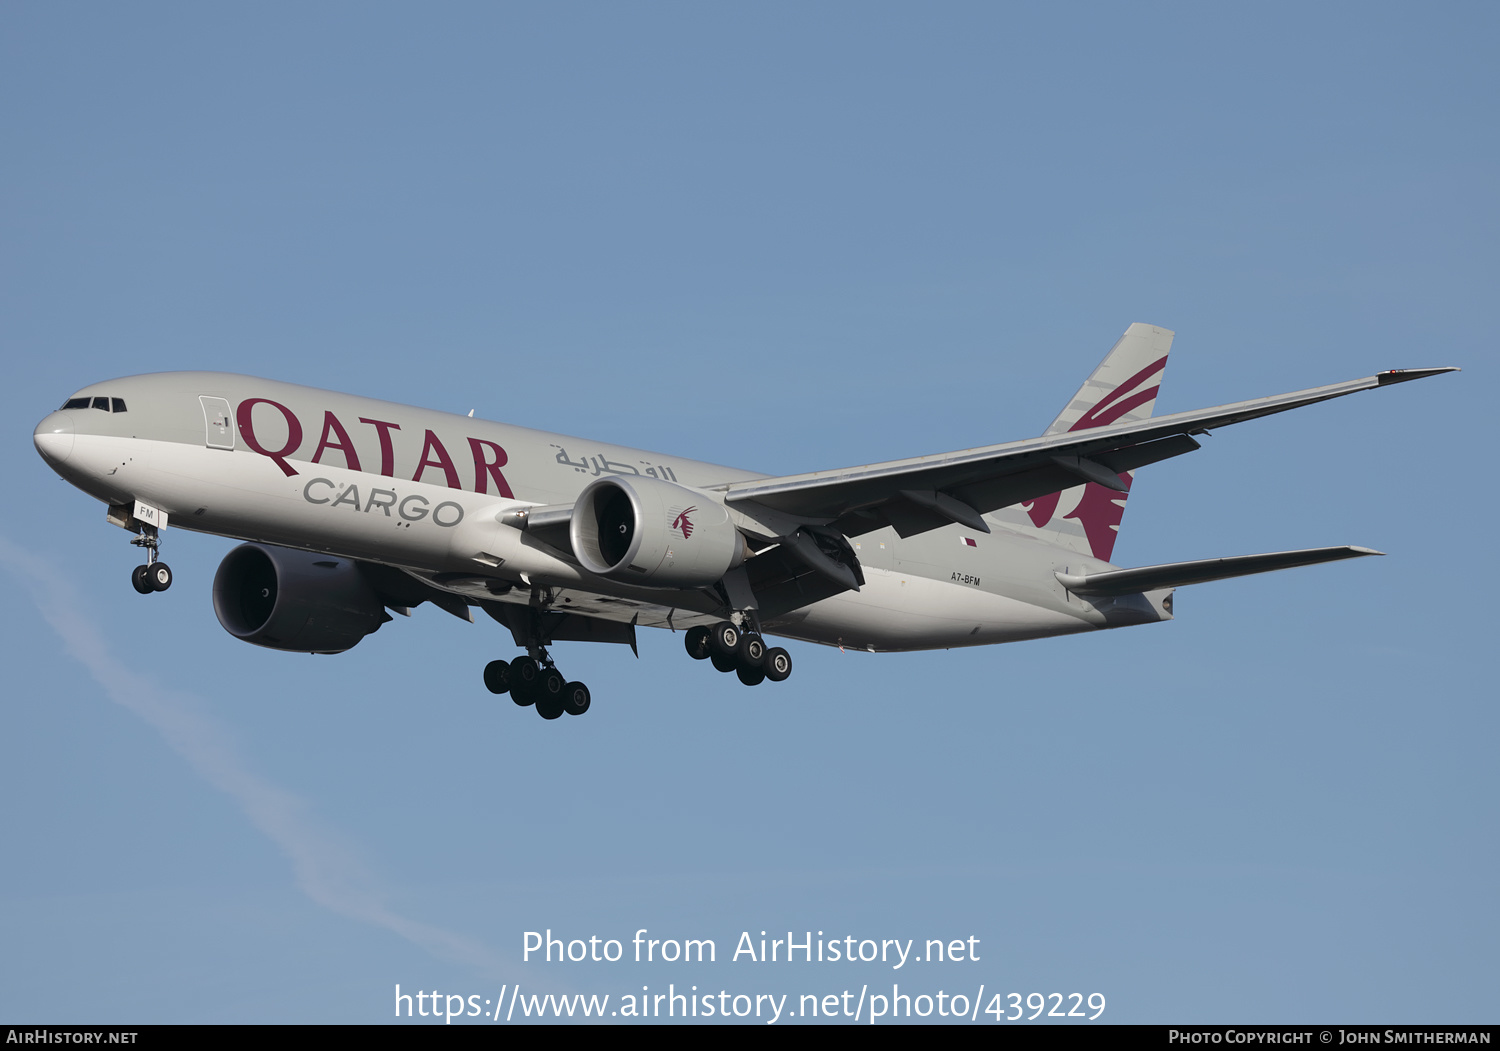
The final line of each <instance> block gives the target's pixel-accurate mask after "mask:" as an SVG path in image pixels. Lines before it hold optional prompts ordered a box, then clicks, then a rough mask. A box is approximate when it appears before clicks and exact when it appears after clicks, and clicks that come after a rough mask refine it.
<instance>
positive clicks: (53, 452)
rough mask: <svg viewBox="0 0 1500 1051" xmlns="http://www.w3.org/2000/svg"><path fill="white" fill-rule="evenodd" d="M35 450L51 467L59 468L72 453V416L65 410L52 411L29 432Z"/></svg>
mask: <svg viewBox="0 0 1500 1051" xmlns="http://www.w3.org/2000/svg"><path fill="white" fill-rule="evenodd" d="M31 440H32V441H33V442H35V443H36V451H37V452H39V453H41V454H42V459H44V460H46V461H47V462H48V463H49V464H51V465H52V466H53V467H57V468H60V467H62V465H63V464H65V463H67V462H68V457H69V456H72V455H73V418H72V417H71V416H70V415H68V414H67V413H66V412H54V413H53V414H52V415H51V416H48V417H47V418H46V419H45V420H43V421H42V422H41V423H39V424H37V425H36V430H34V431H32V432H31Z"/></svg>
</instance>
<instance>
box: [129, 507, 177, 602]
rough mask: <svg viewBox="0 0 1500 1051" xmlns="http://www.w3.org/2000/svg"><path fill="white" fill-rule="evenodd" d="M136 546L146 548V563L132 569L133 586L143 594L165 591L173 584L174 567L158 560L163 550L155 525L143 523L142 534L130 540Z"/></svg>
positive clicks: (131, 581) (131, 580)
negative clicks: (158, 555)
mask: <svg viewBox="0 0 1500 1051" xmlns="http://www.w3.org/2000/svg"><path fill="white" fill-rule="evenodd" d="M130 542H131V543H132V544H134V545H135V546H136V547H143V548H145V549H146V564H145V565H143V566H136V567H135V569H133V570H131V571H130V583H131V586H132V587H134V588H135V589H136V591H138V592H140V593H141V594H142V595H149V594H151V592H153V591H165V590H167V588H169V587H171V586H172V567H171V566H169V565H167V564H166V563H165V562H158V561H157V558H156V555H157V552H158V551H159V550H161V536H160V534H159V533H158V532H157V529H156V526H154V525H146V524H144V523H143V524H142V525H141V533H140V536H137V537H136V538H135V539H134V540H132V541H130Z"/></svg>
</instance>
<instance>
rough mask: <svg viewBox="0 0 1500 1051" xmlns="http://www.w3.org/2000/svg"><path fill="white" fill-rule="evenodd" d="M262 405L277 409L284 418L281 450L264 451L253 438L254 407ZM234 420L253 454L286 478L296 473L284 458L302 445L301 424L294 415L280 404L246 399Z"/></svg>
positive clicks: (267, 400) (266, 399)
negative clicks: (284, 428) (262, 457)
mask: <svg viewBox="0 0 1500 1051" xmlns="http://www.w3.org/2000/svg"><path fill="white" fill-rule="evenodd" d="M262 403H264V404H266V405H270V406H272V407H273V408H276V409H279V410H280V411H281V415H282V416H284V417H286V445H285V447H283V448H281V449H277V450H275V451H272V450H270V449H264V448H262V447H261V444H260V442H258V441H257V440H256V438H255V424H254V421H253V420H252V419H251V417H252V415H253V410H254V409H255V406H257V405H260V404H262ZM235 419H236V420H238V421H239V425H240V437H241V438H243V439H245V444H246V445H248V446H250V448H251V449H252V450H254V451H255V452H258V453H260V454H261V455H262V456H264V457H267V458H268V459H269V460H270V461H271V462H272V463H274V464H275V465H276V466H277V467H280V468H281V473H282V474H284V475H286V476H287V477H288V478H290V477H292V475H294V474H296V473H297V471H296V469H295V468H293V467H292V465H291V464H289V463H287V462H286V458H287V457H288V456H290V455H292V453H294V452H296V451H297V448H298V447H299V446H300V445H301V444H302V424H301V422H300V421H299V420H298V419H297V415H296V413H294V412H292V410H291V409H288V408H287V407H286V406H285V405H283V404H281V403H280V402H277V401H272V400H271V399H270V398H246V399H245V400H244V401H242V402H240V407H239V410H238V411H237V412H236V413H235Z"/></svg>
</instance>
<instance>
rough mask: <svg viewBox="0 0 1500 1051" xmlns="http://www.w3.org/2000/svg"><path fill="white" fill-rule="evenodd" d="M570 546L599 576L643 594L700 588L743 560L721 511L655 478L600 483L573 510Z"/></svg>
mask: <svg viewBox="0 0 1500 1051" xmlns="http://www.w3.org/2000/svg"><path fill="white" fill-rule="evenodd" d="M568 538H569V539H570V540H571V541H572V544H573V554H574V556H575V557H577V559H578V561H579V564H581V565H582V566H583V568H584V569H586V570H588V571H589V572H590V573H593V574H595V575H597V576H601V577H605V578H607V579H609V580H618V581H620V582H621V583H626V584H637V585H639V586H641V587H648V588H701V587H707V586H708V585H710V584H714V583H717V582H718V580H719V578H720V577H722V576H723V575H724V574H725V572H727V571H728V570H730V569H733V568H734V567H735V566H737V565H739V564H740V563H741V562H743V561H744V559H745V539H744V537H742V536H741V535H740V531H739V530H738V529H736V528H735V527H734V523H732V522H731V521H730V520H729V512H728V511H727V510H725V508H724V505H723V504H721V503H720V502H719V501H717V500H715V499H713V498H712V497H710V496H708V495H707V494H705V493H701V492H697V491H694V490H692V489H688V488H685V487H683V486H680V485H673V484H672V483H671V482H664V481H662V480H661V479H659V478H641V477H637V478H600V479H598V480H596V481H594V482H593V483H591V484H590V485H589V487H588V488H587V489H585V490H584V491H583V493H582V495H580V496H579V497H578V502H577V503H576V504H574V505H573V520H572V522H571V523H570V524H569V526H568Z"/></svg>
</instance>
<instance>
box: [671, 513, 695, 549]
mask: <svg viewBox="0 0 1500 1051" xmlns="http://www.w3.org/2000/svg"><path fill="white" fill-rule="evenodd" d="M696 510H698V508H697V505H694V506H692V507H687V508H684V509H683V511H682V513H681V514H679V515H678V516H677V517H676V518H674V519H672V531H673V532H676V533H681V534H682V539H684V540H686V539H687V538H688V537H690V536H692V535H693V520H692V519H691V518H689V517H688V515H690V514H692V513H693V512H694V511H696Z"/></svg>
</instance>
